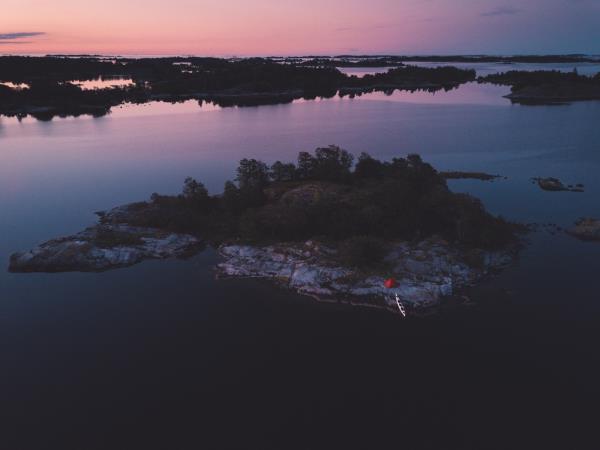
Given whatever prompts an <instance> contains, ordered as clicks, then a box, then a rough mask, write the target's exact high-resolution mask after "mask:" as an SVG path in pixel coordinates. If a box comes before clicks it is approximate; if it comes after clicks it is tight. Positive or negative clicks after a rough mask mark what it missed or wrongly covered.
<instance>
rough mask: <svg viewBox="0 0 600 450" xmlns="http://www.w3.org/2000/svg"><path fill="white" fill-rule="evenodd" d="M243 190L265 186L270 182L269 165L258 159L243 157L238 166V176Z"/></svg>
mask: <svg viewBox="0 0 600 450" xmlns="http://www.w3.org/2000/svg"><path fill="white" fill-rule="evenodd" d="M236 181H237V182H238V184H239V186H240V189H241V190H247V189H251V190H256V189H262V188H264V187H265V186H266V185H267V183H268V182H269V167H268V166H267V165H266V164H265V163H264V162H262V161H258V160H256V159H246V158H244V159H242V160H241V161H240V165H239V166H238V168H237V178H236Z"/></svg>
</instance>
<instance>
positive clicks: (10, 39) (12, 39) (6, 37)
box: [0, 31, 46, 44]
mask: <svg viewBox="0 0 600 450" xmlns="http://www.w3.org/2000/svg"><path fill="white" fill-rule="evenodd" d="M44 34H46V33H44V32H41V31H30V32H19V33H0V43H4V44H8V43H12V44H16V43H18V42H21V43H25V42H24V41H21V40H20V39H24V38H30V37H35V36H42V35H44Z"/></svg>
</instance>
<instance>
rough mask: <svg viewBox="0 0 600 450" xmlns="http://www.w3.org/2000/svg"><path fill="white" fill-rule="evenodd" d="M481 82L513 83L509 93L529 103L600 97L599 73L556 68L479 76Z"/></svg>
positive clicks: (556, 102)
mask: <svg viewBox="0 0 600 450" xmlns="http://www.w3.org/2000/svg"><path fill="white" fill-rule="evenodd" d="M478 81H479V82H480V83H493V84H498V85H507V86H511V93H510V94H509V95H507V96H506V98H508V99H510V100H511V102H513V103H520V104H529V105H537V104H542V105H548V104H550V105H551V104H562V103H569V102H574V101H581V100H600V74H596V75H595V76H593V77H592V76H585V75H580V74H578V73H577V70H574V71H572V72H559V71H556V70H546V71H544V70H538V71H532V72H528V71H514V70H513V71H509V72H504V73H498V74H493V75H488V76H485V77H479V78H478Z"/></svg>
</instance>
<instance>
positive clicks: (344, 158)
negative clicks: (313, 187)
mask: <svg viewBox="0 0 600 450" xmlns="http://www.w3.org/2000/svg"><path fill="white" fill-rule="evenodd" d="M353 162H354V156H353V155H352V154H350V153H348V152H347V151H346V150H343V149H341V148H340V147H338V146H337V145H330V146H329V147H321V148H317V149H316V150H315V158H314V172H315V178H317V179H319V180H328V181H344V180H346V179H348V178H349V176H350V169H351V168H352V163H353Z"/></svg>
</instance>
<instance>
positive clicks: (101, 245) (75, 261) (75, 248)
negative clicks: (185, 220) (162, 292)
mask: <svg viewBox="0 0 600 450" xmlns="http://www.w3.org/2000/svg"><path fill="white" fill-rule="evenodd" d="M201 246H202V241H201V240H199V239H198V238H196V237H194V236H191V235H185V234H174V233H168V232H164V231H160V230H156V229H152V228H140V227H132V226H128V225H122V224H121V225H120V224H115V225H97V226H94V227H91V228H88V229H86V230H84V231H82V232H81V233H77V234H75V235H73V236H68V237H63V238H58V239H53V240H51V241H48V242H45V243H43V244H41V245H39V246H38V247H36V248H34V249H32V250H30V251H28V252H24V253H15V254H13V255H12V256H11V257H10V263H9V270H10V271H11V272H72V271H78V272H100V271H104V270H109V269H115V268H119V267H127V266H131V265H133V264H137V263H139V262H141V261H143V260H146V259H162V258H170V257H182V256H186V255H189V254H192V253H193V252H195V251H197V250H198V249H200V248H201Z"/></svg>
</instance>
